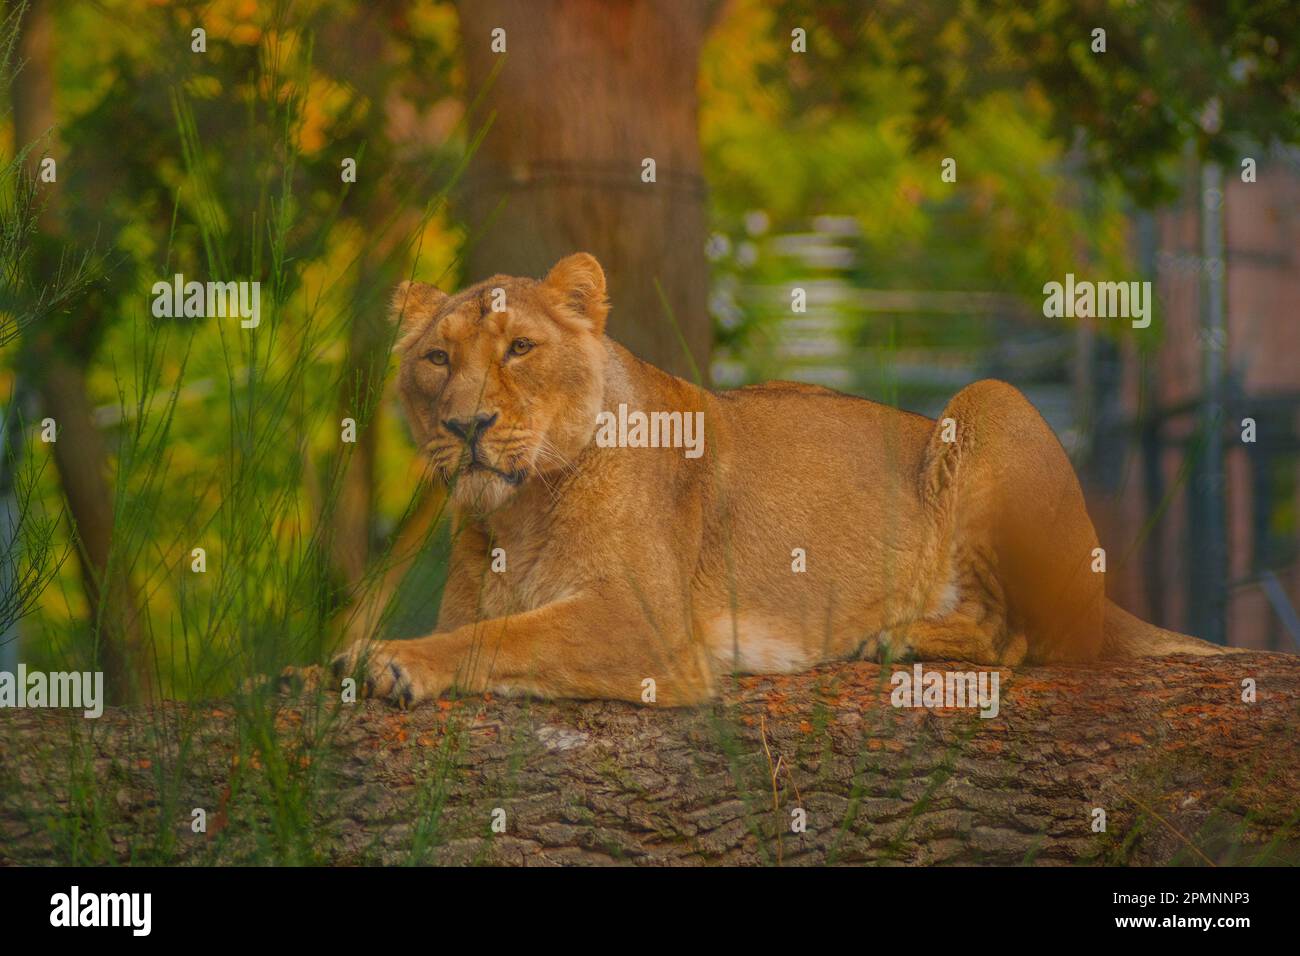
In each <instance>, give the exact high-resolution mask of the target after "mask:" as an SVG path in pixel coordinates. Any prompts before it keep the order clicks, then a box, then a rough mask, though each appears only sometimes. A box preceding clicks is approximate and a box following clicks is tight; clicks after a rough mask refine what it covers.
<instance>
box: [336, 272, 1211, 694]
mask: <svg viewBox="0 0 1300 956" xmlns="http://www.w3.org/2000/svg"><path fill="white" fill-rule="evenodd" d="M497 290H501V291H497ZM502 293H504V300H502V299H501V296H502ZM494 299H495V300H496V302H497V305H498V306H500V305H501V304H502V301H503V302H504V309H503V310H500V311H494V309H493V304H494ZM393 310H394V313H395V315H396V318H397V321H399V322H400V325H401V334H400V339H399V341H398V344H397V347H396V350H397V352H398V353H399V355H400V372H399V379H398V384H399V389H400V393H401V398H402V402H403V404H404V406H405V409H406V413H407V416H408V418H409V422H410V426H411V429H412V431H413V433H414V437H415V440H416V442H417V443H418V445H419V448H420V450H421V451H422V452H423V454H424V455H426V456H427V458H428V461H429V463H430V465H431V467H432V470H433V471H434V473H435V474H436V475H437V477H438V478H439V479H440V480H441V481H443V482H446V483H447V485H448V486H449V487H450V496H451V502H452V504H453V510H454V515H453V535H454V544H453V546H452V555H451V569H450V577H449V578H448V580H447V585H446V590H445V593H444V595H443V599H442V605H441V611H440V614H439V619H438V628H437V630H436V631H435V632H434V633H433V634H430V635H429V636H427V637H423V638H419V639H416V640H403V641H385V642H379V643H373V644H368V645H367V644H356V645H353V646H352V647H351V648H350V649H349V650H348V651H346V652H345V653H343V654H342V655H340V656H339V658H337V659H336V660H335V666H334V671H335V674H336V675H340V674H342V673H343V672H345V671H351V672H355V671H354V669H360V670H361V671H362V672H364V674H365V675H366V684H367V688H368V690H369V691H370V692H372V693H374V694H377V695H380V696H384V697H388V698H390V699H392V700H394V701H397V702H399V703H402V704H404V705H405V704H410V703H413V702H415V701H418V700H421V699H424V698H428V697H433V696H436V695H438V694H441V693H443V692H444V691H446V690H448V689H449V688H450V687H452V686H453V685H455V686H457V687H459V688H462V689H464V690H468V691H472V692H477V691H485V690H491V691H494V692H496V693H502V694H536V695H541V696H547V697H578V698H614V699H621V700H630V701H640V700H642V699H643V692H644V690H645V688H646V687H647V686H649V685H647V684H646V683H645V682H646V680H647V678H649V679H652V680H653V681H654V685H653V686H654V688H655V695H654V698H655V700H656V702H658V703H660V704H669V705H681V704H693V703H697V702H700V701H705V700H707V699H709V698H710V697H711V696H712V695H713V694H714V690H715V687H716V686H717V678H718V675H720V674H726V673H731V672H750V673H789V672H794V671H800V670H803V669H805V668H808V667H810V666H812V665H814V664H816V663H818V662H821V661H827V660H831V659H836V658H849V657H855V656H863V655H869V656H873V657H878V658H886V659H889V658H896V657H900V656H903V655H910V656H915V657H920V658H953V659H960V660H966V661H973V662H977V663H982V664H997V663H1007V664H1015V663H1018V662H1020V661H1023V660H1029V661H1046V660H1070V659H1073V660H1079V659H1091V658H1097V657H1101V656H1135V655H1153V654H1163V653H1189V654H1211V653H1217V652H1219V650H1220V649H1219V648H1216V647H1215V646H1214V645H1211V644H1207V643H1205V642H1203V641H1199V640H1196V639H1195V638H1191V637H1187V636H1185V635H1181V634H1175V633H1173V632H1170V631H1166V630H1162V629H1160V628H1158V627H1154V626H1152V625H1150V624H1147V623H1145V622H1143V621H1140V620H1138V619H1137V618H1135V617H1133V616H1132V615H1130V614H1128V613H1126V612H1125V611H1123V610H1121V609H1120V608H1118V607H1117V606H1115V605H1114V604H1112V603H1111V602H1110V601H1108V600H1107V599H1106V596H1105V589H1104V574H1101V573H1094V571H1093V566H1094V560H1095V554H1094V549H1095V548H1097V547H1098V544H1097V535H1096V532H1095V531H1094V530H1093V526H1092V522H1091V521H1090V520H1089V518H1088V513H1087V510H1086V509H1085V507H1084V499H1083V494H1082V492H1081V491H1080V488H1079V483H1078V481H1077V479H1076V478H1075V475H1074V471H1073V469H1072V468H1071V466H1070V462H1069V461H1068V459H1067V458H1066V456H1065V452H1064V450H1063V449H1062V448H1061V446H1060V444H1059V443H1058V442H1057V439H1056V436H1055V435H1053V433H1052V431H1051V429H1049V428H1048V426H1047V424H1046V423H1045V422H1044V421H1043V419H1042V418H1041V417H1040V416H1039V414H1038V413H1037V412H1036V411H1035V410H1034V408H1033V407H1032V406H1031V405H1030V404H1029V402H1028V401H1027V400H1026V399H1025V397H1024V396H1023V395H1022V394H1021V393H1020V392H1019V391H1017V390H1016V389H1015V388H1013V387H1012V386H1010V385H1007V384H1005V383H1003V382H996V381H982V382H976V383H975V384H973V385H970V386H968V387H966V388H964V389H962V390H961V391H960V392H958V393H957V395H956V396H955V397H954V398H953V399H952V401H951V402H949V403H948V406H947V408H946V409H945V410H944V412H943V414H942V415H941V416H940V419H939V421H938V422H935V421H932V420H931V419H928V418H924V417H922V416H920V415H914V414H910V413H908V412H903V411H898V410H897V409H894V408H890V407H888V406H885V405H878V404H876V403H874V402H870V401H865V400H863V399H859V398H853V397H850V396H847V395H841V394H839V393H837V392H834V391H831V390H829V389H825V388H818V387H814V386H811V385H800V384H796V383H792V382H774V383H770V384H766V385H757V386H752V387H748V388H741V389H737V390H735V391H726V392H711V391H707V390H705V389H703V388H698V387H696V386H695V385H692V384H690V383H689V382H686V381H683V380H682V379H680V378H675V377H674V376H672V375H669V374H667V373H666V372H663V371H660V370H659V369H657V368H655V367H653V366H651V365H648V364H647V363H645V362H643V361H640V360H639V359H637V358H636V357H635V356H633V355H632V354H631V353H629V352H628V351H627V350H626V349H624V348H623V347H622V346H620V345H618V344H617V343H615V342H613V341H612V340H610V339H609V338H607V337H606V336H605V334H604V330H605V318H606V314H607V313H608V311H609V305H608V303H607V302H606V296H605V276H604V273H603V271H602V270H601V267H600V265H599V263H597V261H596V260H595V259H594V258H593V257H592V256H590V255H587V254H585V253H577V254H575V255H571V256H569V257H567V258H565V259H563V260H561V261H560V262H559V263H558V264H556V265H555V267H554V268H553V269H551V271H550V273H549V274H548V275H547V276H546V278H545V279H543V280H541V281H537V280H534V279H527V278H516V277H513V276H504V275H498V276H493V277H492V278H490V279H488V280H486V281H484V282H480V283H479V284H477V285H475V286H473V287H471V288H469V289H466V290H464V291H463V292H460V293H458V294H456V295H451V296H449V295H447V294H445V293H443V292H440V291H439V290H438V289H436V288H434V287H433V286H431V285H426V284H423V283H418V282H405V283H402V285H401V286H400V287H399V288H398V290H397V291H396V294H395V297H394V305H393ZM620 406H625V408H623V409H622V410H621V411H620ZM637 412H640V413H642V414H643V415H645V416H646V417H647V419H651V420H652V421H653V422H654V423H655V425H657V426H658V430H657V431H655V432H654V434H653V435H651V436H647V435H646V429H645V428H642V429H641V431H640V433H639V434H637V433H636V432H635V425H630V426H628V427H626V428H625V427H624V423H625V422H636V421H637V419H636V416H635V414H634V413H637ZM656 412H658V413H669V414H661V415H658V416H654V415H653V414H652V413H656ZM602 413H610V415H613V414H616V413H617V414H620V415H621V416H622V420H621V421H620V425H619V428H618V429H617V432H618V437H622V438H623V439H625V441H624V444H623V445H622V446H620V445H618V444H617V443H616V442H611V441H610V440H608V439H609V438H610V437H611V436H612V435H613V433H614V432H615V429H612V428H609V427H608V423H609V416H603V415H602ZM694 413H702V419H700V418H699V416H697V415H695V414H694ZM598 419H599V420H600V421H602V422H604V423H605V424H604V425H602V427H605V428H607V434H606V435H605V436H604V438H605V439H606V440H597V438H598V437H599V436H598V435H597V427H598ZM696 421H702V422H703V428H704V432H703V436H702V438H703V445H702V448H699V447H696V448H695V449H694V452H693V453H691V454H688V451H690V449H687V448H683V447H681V445H682V444H683V442H682V441H681V440H680V438H679V435H678V429H679V428H680V429H681V430H682V431H685V429H686V428H688V427H689V425H690V424H691V423H692V422H696ZM652 430H653V429H652ZM647 439H648V440H647ZM611 444H612V445H613V447H610V446H611ZM697 444H698V440H697ZM650 445H656V446H658V447H645V446H650ZM497 549H500V550H497ZM494 562H495V566H494ZM645 696H649V695H645Z"/></svg>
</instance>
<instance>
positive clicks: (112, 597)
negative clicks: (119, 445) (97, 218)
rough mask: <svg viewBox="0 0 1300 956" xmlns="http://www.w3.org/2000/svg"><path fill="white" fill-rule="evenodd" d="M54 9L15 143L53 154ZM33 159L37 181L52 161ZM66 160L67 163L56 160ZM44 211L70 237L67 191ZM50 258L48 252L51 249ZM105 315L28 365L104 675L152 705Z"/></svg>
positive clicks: (55, 335) (38, 332)
mask: <svg viewBox="0 0 1300 956" xmlns="http://www.w3.org/2000/svg"><path fill="white" fill-rule="evenodd" d="M51 7H52V4H51V3H49V2H47V0H36V2H34V3H32V5H31V6H30V8H29V9H28V12H27V15H26V17H25V18H24V20H23V24H22V27H21V32H20V36H19V41H18V62H20V63H22V64H23V67H22V70H21V71H20V72H19V73H18V75H17V77H16V78H15V79H14V82H13V86H12V97H13V115H14V141H15V143H16V144H17V146H18V147H19V148H21V147H22V146H24V145H26V144H28V143H34V142H38V141H41V140H42V138H43V137H45V136H46V134H47V133H48V134H50V139H48V140H45V142H47V143H48V144H49V146H50V149H51V151H53V149H54V146H55V144H56V143H57V141H58V140H57V136H56V135H55V134H53V133H51V131H52V130H54V128H55V112H54V19H53V15H52V12H51ZM44 155H46V153H45V152H43V151H42V150H40V149H35V150H33V151H32V153H31V155H30V157H29V159H30V164H31V168H32V172H33V174H35V171H36V169H37V167H38V166H39V163H40V161H41V158H42V156H44ZM55 158H56V160H57V159H58V158H59V157H58V156H57V155H56V157H55ZM47 188H48V189H49V190H50V192H49V193H48V194H47V196H46V200H47V201H46V203H45V205H44V207H43V209H42V211H41V217H40V220H39V223H38V225H39V229H40V232H41V233H42V234H43V235H44V236H46V237H56V238H57V237H61V234H62V229H61V224H60V222H59V217H58V211H59V207H60V203H59V199H58V197H59V190H60V189H61V188H62V187H61V186H60V185H59V184H57V183H56V184H51V185H50V186H48V187H47ZM46 251H47V252H48V250H46ZM52 258H53V257H52V256H49V255H47V256H39V255H38V256H33V260H32V273H33V274H32V276H31V279H30V282H29V286H36V285H39V284H40V282H41V281H42V280H43V277H45V276H47V275H53V274H54V263H53V261H52ZM100 321H102V316H100V315H98V314H97V313H94V312H92V311H90V310H86V311H83V312H82V313H81V314H80V315H78V316H77V317H76V319H75V321H72V322H69V323H67V324H66V325H65V326H64V327H63V328H60V329H58V330H55V329H52V328H31V329H28V330H27V331H26V332H25V333H24V334H25V339H26V346H27V348H28V358H29V361H30V362H31V364H32V365H33V366H34V369H35V375H36V379H37V381H36V385H37V388H38V390H39V392H40V395H41V399H42V404H43V406H44V409H45V413H46V414H47V415H48V416H49V417H50V418H53V419H54V421H55V425H56V429H57V441H56V442H55V443H54V445H53V451H54V460H55V465H56V467H57V468H58V472H59V481H60V483H61V484H62V486H63V490H64V493H65V495H66V497H67V501H68V513H69V515H70V517H71V519H72V522H73V524H74V525H75V532H76V536H77V539H78V543H79V549H78V557H79V559H80V566H81V579H82V584H83V587H84V590H85V594H86V600H87V604H88V606H89V611H90V621H91V626H92V628H94V631H95V633H96V635H97V638H98V641H97V643H98V652H99V666H101V667H102V668H103V670H104V676H105V680H106V682H107V685H108V693H109V696H110V699H112V700H114V701H122V702H129V701H135V700H140V699H147V698H148V696H149V694H150V693H151V688H152V685H153V680H152V675H153V668H152V661H150V660H149V657H148V654H147V652H146V650H145V648H144V643H145V642H144V639H143V633H142V624H143V622H142V620H141V617H140V612H139V609H138V607H137V603H136V602H137V596H136V593H135V591H134V589H133V587H132V585H131V582H130V580H129V577H128V575H127V574H126V573H125V571H123V570H121V569H115V568H113V566H112V563H111V561H110V552H111V547H112V539H113V492H112V486H111V484H110V483H109V480H108V455H107V451H106V449H105V447H104V441H103V438H102V437H101V435H100V433H99V429H98V426H97V425H96V424H95V421H94V418H93V414H92V412H93V408H92V405H91V401H90V396H89V394H88V393H87V390H86V375H85V367H84V366H85V362H86V360H87V359H88V358H89V356H88V354H86V352H87V351H88V350H87V349H86V347H85V343H87V342H91V341H95V340H96V338H97V337H96V336H95V335H94V334H93V331H94V326H95V325H96V323H98V322H100Z"/></svg>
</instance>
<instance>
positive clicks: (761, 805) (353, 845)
mask: <svg viewBox="0 0 1300 956" xmlns="http://www.w3.org/2000/svg"><path fill="white" fill-rule="evenodd" d="M895 669H899V670H910V668H909V667H907V665H895V667H893V668H889V667H887V668H881V667H880V666H878V665H875V664H870V663H846V664H836V665H826V666H823V667H820V668H818V669H816V670H815V671H812V672H810V673H808V674H802V675H797V676H793V677H761V678H758V677H755V678H743V679H739V680H735V681H728V682H726V688H725V698H724V702H722V703H719V704H717V705H715V706H712V707H706V708H700V709H695V710H688V709H680V710H670V709H657V708H655V707H653V706H634V705H629V704H623V703H613V702H558V703H545V702H537V701H526V702H521V701H511V700H491V699H489V700H485V699H482V698H464V699H461V700H457V701H452V702H447V701H443V702H439V703H436V704H425V705H422V706H419V707H417V708H416V709H415V710H413V711H411V712H409V713H408V712H401V711H398V710H395V709H393V708H391V707H390V706H388V705H385V704H381V703H378V702H374V701H370V702H364V703H362V704H359V705H342V706H341V713H340V715H339V717H340V719H339V721H338V723H337V724H336V725H334V729H333V731H332V734H331V735H328V739H327V735H324V734H323V733H322V731H320V730H319V729H318V728H320V727H321V726H323V725H324V724H325V722H323V721H322V720H321V719H320V718H321V717H322V716H323V715H322V714H319V713H316V712H315V711H314V708H313V706H311V704H312V702H314V701H316V700H317V698H311V697H309V698H304V700H303V701H300V702H290V703H288V704H287V705H286V708H285V709H284V710H282V711H281V712H280V715H279V718H278V720H277V726H278V727H279V742H280V743H279V746H278V747H276V748H273V749H271V750H269V751H268V750H267V749H254V748H253V747H252V745H251V743H248V742H249V741H252V740H254V739H257V740H262V739H264V738H262V737H260V736H258V735H257V734H256V733H255V732H250V731H249V729H248V726H247V725H241V724H240V723H239V720H238V719H237V717H236V714H237V709H236V708H235V707H233V706H231V705H229V704H221V705H218V706H216V707H213V706H203V707H198V706H194V707H190V706H184V705H169V706H168V707H167V708H166V709H165V710H162V711H154V712H144V711H126V710H116V711H113V712H110V713H106V714H105V716H104V717H103V718H102V719H100V720H99V721H98V722H96V723H95V724H94V729H95V734H94V737H93V740H92V739H89V735H87V734H86V732H85V728H86V726H87V725H86V722H85V721H84V720H82V719H81V718H80V717H79V716H77V717H73V718H69V717H68V715H67V714H66V713H56V712H50V711H41V712H36V711H26V712H24V711H3V712H0V765H3V766H4V767H5V768H6V773H5V775H4V777H5V778H6V779H7V780H8V781H9V786H8V790H7V791H5V792H3V796H2V797H0V862H36V861H39V862H53V861H62V860H64V859H65V858H66V856H65V854H64V852H63V851H62V850H60V849H59V844H57V843H56V842H55V841H56V840H57V834H58V833H59V832H60V828H59V827H58V826H55V825H53V822H58V821H63V820H66V819H69V817H68V814H69V813H70V811H72V810H75V809H78V808H80V807H84V806H85V805H86V804H87V802H88V801H89V798H88V797H87V795H86V793H85V792H84V789H83V790H81V791H76V790H74V789H73V788H71V787H70V786H69V783H68V779H67V777H66V776H65V775H66V774H67V773H68V768H69V767H70V766H72V765H74V764H75V763H76V761H77V759H80V758H78V756H77V755H79V754H80V755H83V756H84V760H85V762H86V764H85V765H86V766H87V767H89V768H90V770H91V771H92V772H93V774H94V777H93V778H88V779H97V780H100V781H111V783H109V784H106V786H107V787H108V789H107V790H106V791H104V792H101V793H100V794H99V795H98V800H97V801H95V802H94V804H93V805H94V806H96V807H97V810H98V812H99V813H100V814H101V815H102V817H101V820H100V823H101V825H102V827H103V831H104V833H105V834H106V839H105V840H104V845H105V846H106V847H107V848H108V849H106V850H105V856H104V861H109V860H116V861H118V862H126V860H127V859H128V857H129V856H130V854H131V853H132V850H133V849H134V850H135V851H136V852H137V856H136V857H134V858H135V859H147V858H148V857H147V855H144V856H142V855H141V854H147V852H148V848H149V847H151V846H154V845H156V841H158V833H157V827H158V826H159V825H160V824H159V820H160V819H162V820H163V821H164V822H163V823H162V824H161V825H162V826H163V828H164V830H165V831H166V836H167V838H169V839H172V840H174V850H173V851H172V853H173V854H174V855H173V856H169V857H168V858H167V860H172V859H175V860H181V861H185V862H190V863H217V862H223V863H225V862H237V861H250V860H253V859H265V856H264V854H265V852H266V850H265V847H266V843H267V840H268V838H269V835H270V834H272V833H273V832H274V829H273V827H272V825H271V824H270V823H269V822H268V814H269V813H270V812H271V810H270V807H271V802H270V801H267V800H265V798H264V799H263V802H260V803H259V802H258V800H257V798H256V796H255V795H256V794H258V793H259V792H260V793H263V794H274V795H275V796H276V799H277V800H278V801H281V803H280V804H279V805H282V804H283V802H284V801H287V800H288V799H289V797H290V796H294V797H297V796H298V795H300V794H302V793H307V792H310V793H311V794H312V796H311V797H310V799H309V801H308V802H309V805H310V806H311V808H312V811H311V813H310V815H309V816H305V817H304V819H303V820H302V822H301V823H300V824H299V825H297V826H296V828H294V829H293V830H292V832H293V834H295V835H296V836H301V838H302V839H303V840H310V841H311V848H310V852H309V853H307V854H306V856H305V857H304V856H303V855H301V854H300V855H298V856H297V857H294V858H296V859H300V860H301V859H308V860H315V861H320V862H329V863H365V862H384V863H395V862H401V861H406V860H409V859H412V858H415V859H418V860H421V861H427V862H436V863H466V862H483V863H500V864H527V865H536V864H547V863H582V864H587V863H595V864H611V863H643V864H666V863H681V864H702V863H727V864H785V865H791V864H819V863H906V864H937V863H981V864H1023V863H1044V864H1062V863H1079V862H1093V863H1126V864H1167V863H1190V864H1194V865H1196V864H1205V863H1206V862H1208V861H1212V862H1215V863H1238V864H1245V863H1291V864H1294V863H1297V862H1300V834H1297V831H1296V827H1297V815H1296V802H1295V793H1296V792H1297V788H1298V787H1300V746H1297V739H1296V738H1297V732H1298V731H1300V723H1298V722H1297V716H1296V700H1297V699H1298V697H1300V658H1297V657H1293V656H1285V655H1263V654H1251V655H1241V656H1225V657H1217V658H1195V659H1192V658H1169V659H1164V660H1159V661H1142V662H1133V663H1126V664H1123V665H1114V666H1106V667H1104V668H1095V669H1093V668H1084V667H1042V668H1023V669H1019V670H1015V671H1013V670H1011V669H1003V670H1002V671H1001V672H1000V674H1001V683H1000V709H999V712H998V714H997V716H996V717H993V718H992V719H983V718H981V717H980V716H978V713H977V712H974V711H970V710H956V709H952V710H926V709H913V708H895V707H893V706H892V705H891V701H890V697H891V691H892V687H891V682H890V673H891V671H893V670H895ZM927 669H939V670H948V669H956V670H964V669H966V666H963V665H951V664H950V665H928V668H927ZM1245 678H1251V679H1252V680H1253V681H1255V683H1256V685H1257V689H1258V701H1257V702H1254V703H1246V702H1243V701H1242V681H1243V679H1245ZM330 700H333V697H332V696H331V698H330ZM155 735H156V736H155ZM240 740H243V741H245V743H244V745H243V747H242V749H241V745H240V743H239V741H240ZM70 741H72V742H71V743H70ZM76 741H80V743H76ZM179 755H184V757H185V759H184V760H183V761H181V760H180V759H179ZM160 775H161V779H163V780H164V781H165V782H166V792H165V793H164V792H160V791H159V790H158V786H159V784H158V781H159V779H160ZM82 786H83V787H84V780H83V781H82ZM70 793H75V794H76V797H75V798H74V799H72V800H69V795H70ZM164 797H169V798H170V801H169V800H165V799H164ZM195 807H200V808H205V809H206V812H207V818H208V820H209V829H208V832H207V833H206V834H194V833H192V832H191V829H190V820H191V819H192V808H195ZM498 809H499V810H501V811H504V817H503V818H502V817H501V816H500V814H497V815H496V817H497V819H498V820H503V822H504V832H501V833H493V832H492V821H493V817H494V811H496V810H498ZM1098 809H1100V810H1103V811H1104V812H1105V815H1106V820H1105V831H1104V832H1094V826H1095V824H1096V821H1097V820H1098V819H1099V818H1098V817H1097V816H1096V813H1095V811H1096V810H1098ZM796 810H802V811H804V815H805V818H806V831H805V832H802V833H797V832H794V831H793V829H792V823H793V822H794V820H795V819H796V818H797V816H798V814H796V813H794V811H796ZM83 812H84V811H83ZM52 821H53V822H52ZM259 845H260V846H261V850H258V849H257V847H258V846H259ZM259 854H263V855H259ZM289 856H291V854H289V853H282V857H285V858H287V857H289ZM165 861H166V860H164V862H165Z"/></svg>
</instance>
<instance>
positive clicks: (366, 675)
mask: <svg viewBox="0 0 1300 956" xmlns="http://www.w3.org/2000/svg"><path fill="white" fill-rule="evenodd" d="M404 643H405V642H403V641H378V642H369V641H359V642H358V643H356V644H353V645H352V646H351V647H349V648H348V649H347V650H346V651H344V652H343V653H341V654H339V655H338V656H337V657H335V658H334V660H333V661H332V662H331V664H330V669H331V671H332V673H333V675H334V680H335V681H336V682H339V681H342V680H344V679H346V678H348V677H354V678H356V680H357V681H358V684H359V687H360V689H361V692H362V696H364V697H379V698H382V699H384V700H387V701H391V702H392V703H394V704H397V706H399V707H401V708H403V709H405V708H407V707H410V706H411V705H413V704H415V703H416V702H417V701H421V700H424V699H426V698H428V697H433V696H435V695H437V694H438V693H439V692H441V691H442V690H443V687H442V686H440V683H439V682H438V681H436V680H434V679H433V674H432V673H431V672H430V670H429V668H428V667H427V666H426V665H425V664H424V663H423V662H421V661H419V660H416V659H415V658H414V657H413V656H412V655H411V654H410V653H409V652H407V651H406V650H405V649H404V648H403V647H402V645H403V644H404Z"/></svg>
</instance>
